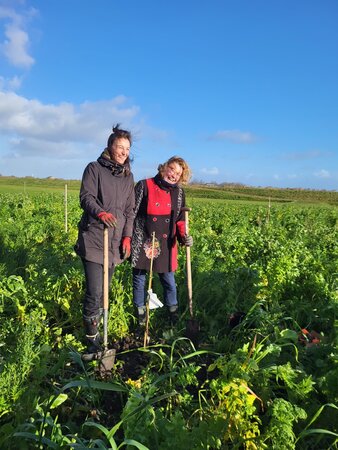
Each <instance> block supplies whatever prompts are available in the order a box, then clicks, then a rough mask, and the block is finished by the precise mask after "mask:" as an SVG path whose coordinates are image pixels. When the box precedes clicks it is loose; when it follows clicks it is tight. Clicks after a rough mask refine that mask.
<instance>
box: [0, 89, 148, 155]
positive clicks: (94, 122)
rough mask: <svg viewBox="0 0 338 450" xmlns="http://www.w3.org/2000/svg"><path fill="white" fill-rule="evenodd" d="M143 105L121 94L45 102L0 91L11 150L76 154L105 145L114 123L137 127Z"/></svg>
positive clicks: (2, 129)
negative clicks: (76, 101)
mask: <svg viewBox="0 0 338 450" xmlns="http://www.w3.org/2000/svg"><path fill="white" fill-rule="evenodd" d="M139 114H140V109H139V107H138V106H136V105H129V104H128V99H127V98H126V97H123V96H118V97H116V98H113V99H111V100H107V101H101V102H84V103H82V104H80V105H73V104H71V103H60V104H58V105H55V104H47V105H45V104H43V103H41V102H40V101H38V100H29V99H27V98H25V97H22V96H19V95H17V94H15V93H13V92H0V133H1V135H2V136H3V137H5V138H6V139H7V153H10V154H13V153H14V154H16V155H18V156H20V157H24V156H28V155H38V154H39V155H41V156H48V157H50V158H51V157H63V158H67V157H68V158H74V156H77V155H79V154H81V153H82V152H83V151H84V150H85V149H86V148H87V147H88V145H89V143H91V144H90V145H95V143H96V145H100V147H101V148H102V147H104V145H105V143H106V139H107V136H108V135H109V132H110V131H111V127H112V125H113V124H115V123H117V122H120V123H122V125H123V126H124V127H126V128H128V129H131V130H132V131H133V128H134V127H136V125H134V124H135V122H136V121H139V120H140V118H139Z"/></svg>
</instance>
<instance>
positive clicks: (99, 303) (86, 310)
mask: <svg viewBox="0 0 338 450" xmlns="http://www.w3.org/2000/svg"><path fill="white" fill-rule="evenodd" d="M82 263H83V267H84V272H85V278H86V292H85V297H84V301H83V318H84V319H85V320H88V321H90V320H92V319H94V318H99V317H100V315H101V314H102V308H103V265H102V264H97V263H94V262H90V261H86V260H85V259H82ZM114 269H115V266H112V267H110V268H109V275H108V277H109V282H108V285H109V286H110V282H111V279H112V276H113V273H114Z"/></svg>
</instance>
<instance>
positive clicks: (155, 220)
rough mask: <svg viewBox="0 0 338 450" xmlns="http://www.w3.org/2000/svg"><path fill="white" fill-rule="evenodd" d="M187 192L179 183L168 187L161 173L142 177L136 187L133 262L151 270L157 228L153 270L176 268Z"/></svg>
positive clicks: (141, 267) (183, 229)
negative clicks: (153, 236)
mask: <svg viewBox="0 0 338 450" xmlns="http://www.w3.org/2000/svg"><path fill="white" fill-rule="evenodd" d="M184 207H185V194H184V191H183V189H182V188H181V187H180V186H176V185H175V186H173V187H169V186H168V185H167V184H166V183H163V180H162V179H161V177H160V176H159V175H156V177H154V178H149V179H147V180H141V181H139V182H138V183H137V184H136V187H135V216H136V217H135V222H134V232H133V239H132V246H131V247H132V251H131V263H132V266H133V267H135V268H137V269H145V270H148V271H149V270H150V259H151V249H152V232H153V231H154V232H155V251H154V260H153V271H154V272H156V273H165V272H173V271H175V270H176V269H177V239H178V240H179V241H180V240H181V238H182V236H183V235H184V234H185V221H184V220H185V219H184V211H183V209H182V208H184Z"/></svg>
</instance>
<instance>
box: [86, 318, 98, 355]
mask: <svg viewBox="0 0 338 450" xmlns="http://www.w3.org/2000/svg"><path fill="white" fill-rule="evenodd" d="M99 323H100V316H96V317H90V318H88V317H84V318H83V324H84V329H85V333H86V343H87V352H86V353H97V352H100V351H102V338H101V336H100V333H99V331H98V326H99Z"/></svg>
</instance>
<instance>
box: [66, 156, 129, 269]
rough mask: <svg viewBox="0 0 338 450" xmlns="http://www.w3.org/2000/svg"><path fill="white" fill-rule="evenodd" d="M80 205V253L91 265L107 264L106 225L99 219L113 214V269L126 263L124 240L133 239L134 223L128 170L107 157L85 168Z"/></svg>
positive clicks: (78, 250)
mask: <svg viewBox="0 0 338 450" xmlns="http://www.w3.org/2000/svg"><path fill="white" fill-rule="evenodd" d="M80 205H81V208H82V209H83V214H82V217H81V220H80V222H79V234H78V240H77V242H76V245H75V251H76V253H77V254H78V255H79V256H80V257H81V258H84V259H85V260H87V261H91V262H95V263H98V264H103V229H104V225H103V223H102V222H101V221H100V220H99V219H98V218H97V215H98V214H99V213H101V212H103V211H105V212H107V213H111V214H113V216H115V217H116V219H117V225H116V227H109V228H108V232H109V244H108V245H109V266H112V265H113V264H114V265H116V264H119V263H121V262H122V260H123V259H122V254H121V240H122V237H124V236H129V237H131V236H132V231H133V221H134V205H135V196H134V179H133V175H132V174H131V173H130V174H128V175H126V174H125V167H123V166H121V165H119V164H116V163H114V162H112V161H111V160H110V159H109V157H107V154H106V153H105V152H103V154H102V155H101V156H100V157H99V158H98V160H97V161H94V162H91V163H89V164H88V166H87V167H86V168H85V170H84V173H83V177H82V183H81V189H80Z"/></svg>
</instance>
